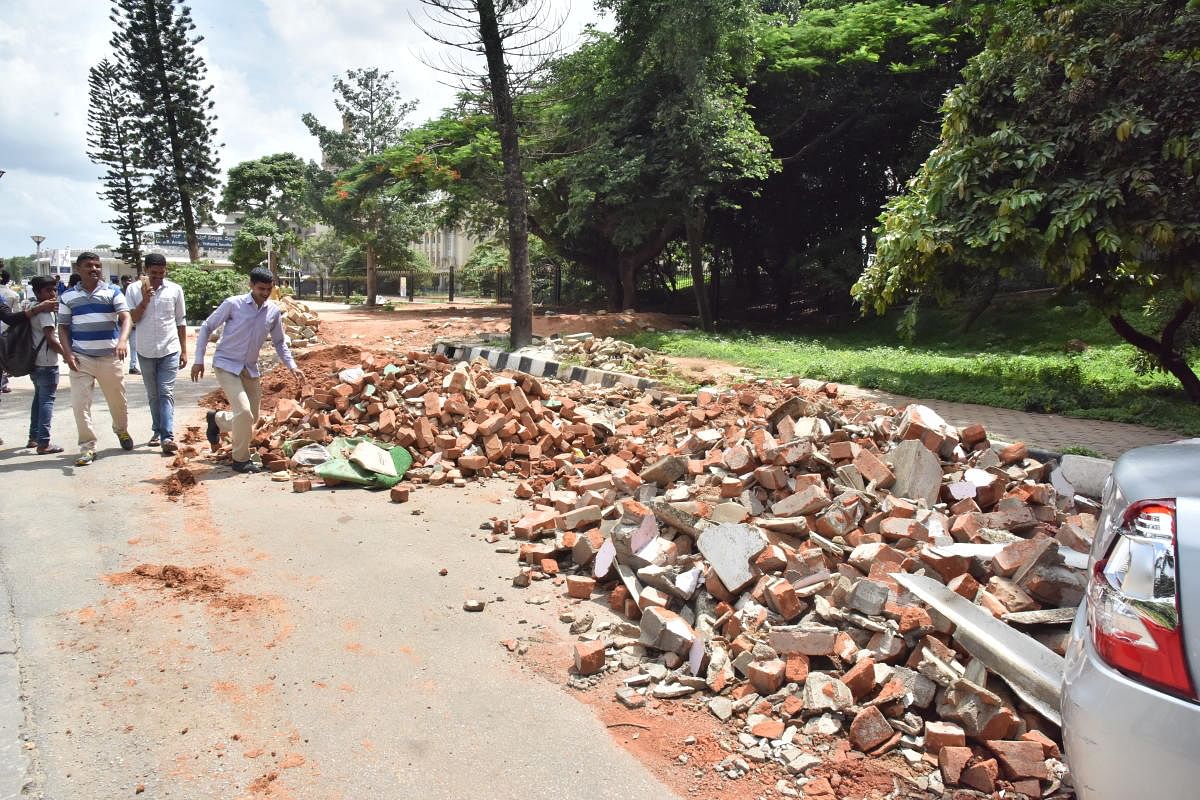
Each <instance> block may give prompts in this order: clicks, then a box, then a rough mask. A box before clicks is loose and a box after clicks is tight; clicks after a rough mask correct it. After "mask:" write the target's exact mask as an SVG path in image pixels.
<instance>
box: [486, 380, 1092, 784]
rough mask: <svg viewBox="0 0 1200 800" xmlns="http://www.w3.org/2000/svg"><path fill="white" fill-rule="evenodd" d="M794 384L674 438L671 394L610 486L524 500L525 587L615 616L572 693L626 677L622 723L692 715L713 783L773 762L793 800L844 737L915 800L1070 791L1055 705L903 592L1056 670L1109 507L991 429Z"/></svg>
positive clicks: (514, 528) (709, 410) (750, 390)
mask: <svg viewBox="0 0 1200 800" xmlns="http://www.w3.org/2000/svg"><path fill="white" fill-rule="evenodd" d="M784 389H785V391H783V392H782V393H781V392H780V391H778V387H768V386H767V385H765V384H762V383H760V384H757V385H747V386H741V387H737V388H736V389H735V390H731V391H727V392H719V391H716V390H702V391H701V392H700V393H699V395H698V396H696V397H695V398H694V399H693V400H692V402H691V403H690V408H689V409H688V411H687V413H686V415H681V416H682V423H681V424H678V425H676V424H674V423H673V422H672V421H670V420H667V419H665V418H664V415H663V414H662V413H661V411H662V407H663V406H666V407H667V408H674V405H673V403H675V402H678V401H679V400H680V398H678V397H663V398H660V402H659V403H658V406H659V411H658V412H656V413H655V417H656V418H655V419H654V420H653V421H654V422H655V423H657V425H658V426H660V427H659V428H658V429H656V430H653V431H647V432H645V433H646V434H647V435H643V436H636V437H632V438H630V439H628V440H627V441H626V443H625V445H626V446H625V447H624V448H623V449H620V450H616V451H614V452H612V453H610V455H609V456H607V457H606V458H604V459H602V460H601V461H600V465H601V466H602V467H603V471H602V472H600V473H599V474H592V473H594V472H595V470H590V471H588V472H586V473H580V474H576V475H570V476H566V477H560V478H558V479H555V480H547V479H545V478H539V479H537V480H535V481H526V482H522V483H521V484H520V487H519V488H520V490H521V492H520V493H521V494H523V495H525V496H529V497H530V499H531V500H532V501H533V504H534V507H533V509H532V510H531V511H530V512H529V513H527V514H525V515H524V516H523V517H521V518H520V519H517V520H512V521H505V520H498V521H497V522H496V525H495V528H496V532H497V533H501V532H505V531H507V532H508V533H510V534H511V535H512V536H514V537H515V538H516V539H518V540H522V542H523V543H522V544H521V545H520V547H519V558H520V561H521V562H522V568H521V571H520V572H519V573H518V575H517V576H516V578H515V579H514V584H516V585H518V586H530V585H533V583H534V582H535V581H539V580H547V579H549V580H551V581H553V582H554V583H555V584H559V585H562V586H563V587H564V588H565V590H566V594H567V596H568V597H569V598H574V599H575V600H574V602H576V603H579V604H580V605H581V606H582V607H584V608H586V606H584V605H583V604H584V602H585V601H587V600H589V599H593V600H594V599H598V597H597V595H598V594H600V593H606V595H607V597H606V600H607V604H608V605H609V607H610V608H611V609H612V610H613V611H615V612H617V613H618V614H620V615H621V616H623V617H624V620H620V621H616V622H614V623H612V624H610V625H607V626H601V627H599V628H597V629H595V630H592V631H589V632H587V633H585V634H583V635H582V636H581V637H580V638H579V640H578V641H577V642H576V644H575V650H574V656H575V664H574V669H573V675H572V677H571V682H572V685H574V686H576V687H577V688H586V687H588V686H589V685H594V684H595V683H597V682H598V679H599V678H600V677H601V676H602V675H604V674H606V673H614V674H615V675H617V676H620V675H622V674H623V673H631V674H628V675H627V676H626V677H624V678H623V680H622V681H621V685H620V687H619V688H618V689H617V690H616V693H617V698H618V700H620V702H622V703H624V704H625V705H627V706H629V707H640V706H642V705H644V704H646V703H647V702H655V701H657V700H665V699H677V698H686V697H690V696H695V697H693V700H695V699H696V697H698V698H700V702H702V703H704V704H705V705H706V706H707V707H708V709H709V710H710V711H711V712H712V713H713V714H714V715H716V716H717V717H719V718H720V719H721V720H723V721H726V722H728V723H729V725H731V726H732V728H733V730H734V731H736V733H737V740H738V742H739V747H740V748H741V757H736V758H735V757H731V758H730V759H726V760H725V761H723V762H721V763H720V764H717V765H714V767H713V768H714V769H717V770H718V771H719V772H720V773H721V774H723V775H725V776H726V777H728V778H731V779H732V778H738V777H741V776H742V775H743V774H745V772H746V770H747V769H754V768H755V767H753V766H750V765H749V764H750V763H751V762H753V763H762V762H776V763H778V764H779V765H781V766H782V767H783V768H784V769H786V770H787V771H788V772H790V773H791V774H792V775H793V776H796V777H795V778H794V779H793V780H794V783H793V784H791V785H789V784H787V783H786V782H781V784H780V786H779V788H780V791H781V792H783V793H784V794H789V793H791V794H795V793H797V792H798V791H804V792H805V793H806V795H811V796H814V797H815V796H821V792H822V791H823V787H824V788H828V784H827V783H826V782H825V781H824V780H823V779H821V778H809V777H807V776H805V774H804V773H805V772H806V771H808V770H809V769H810V768H811V767H813V766H814V765H816V764H819V763H820V759H819V758H816V757H814V756H813V755H812V753H813V750H814V748H815V749H817V750H818V751H820V750H821V748H826V749H828V748H829V747H831V746H832V745H830V744H829V742H830V741H831V740H830V738H829V737H833V738H834V739H835V740H840V741H841V742H842V744H843V746H844V747H852V748H853V750H854V751H857V752H859V753H862V754H865V755H866V756H882V755H884V754H888V753H896V754H899V755H900V756H902V757H903V758H904V759H905V760H906V762H907V766H908V767H909V769H910V775H909V777H908V778H907V780H909V781H910V785H909V786H908V789H909V790H910V791H917V792H918V794H917V795H916V796H922V797H924V796H933V797H940V796H943V792H946V795H945V796H950V794H949V790H947V787H964V788H961V789H958V790H957V793H956V794H955V795H954V796H955V797H969V796H975V795H973V794H971V791H975V792H979V793H982V794H983V795H986V796H990V795H991V793H992V792H994V791H997V790H998V789H1001V788H1003V789H1005V790H1006V791H1007V794H1006V795H1005V796H1018V797H1019V796H1025V797H1045V796H1052V795H1053V796H1062V797H1068V796H1071V793H1070V788H1069V782H1067V781H1065V780H1064V779H1065V778H1066V776H1067V770H1066V767H1065V765H1064V764H1063V762H1062V760H1061V753H1060V751H1059V747H1058V744H1057V742H1058V740H1059V738H1060V736H1059V732H1058V724H1059V719H1058V716H1057V708H1056V699H1055V698H1052V697H1051V698H1049V699H1047V697H1046V696H1045V693H1042V694H1041V695H1039V694H1038V691H1037V687H1030V686H1025V685H1023V682H1024V679H1023V677H1022V676H1020V675H1014V674H995V673H994V672H993V670H992V669H990V668H989V659H987V658H985V657H982V656H981V657H972V655H971V654H970V653H969V652H968V647H967V646H964V644H963V642H961V641H960V638H963V639H964V640H965V639H966V638H967V637H966V627H965V626H964V627H962V628H961V629H960V628H959V627H958V626H956V625H955V624H954V623H953V622H952V621H951V619H950V618H949V616H948V614H949V612H947V613H943V610H945V609H942V610H939V607H937V606H935V605H930V604H928V603H926V602H923V601H922V600H921V599H918V597H917V596H916V594H915V593H914V591H910V590H909V588H908V586H909V585H911V586H913V587H919V586H926V585H933V586H936V587H938V588H940V589H942V590H943V592H945V593H946V594H949V595H953V596H954V598H955V599H956V600H959V601H960V603H961V604H962V605H965V606H967V607H968V608H969V609H971V610H972V611H973V613H974V614H975V615H976V616H978V617H986V618H987V620H988V621H989V622H991V623H993V624H994V625H997V626H999V627H1000V628H1002V629H1003V630H1004V632H1005V633H1006V634H1011V636H1012V637H1015V639H1010V640H1009V641H1008V642H1006V643H1005V644H1006V646H1011V643H1012V642H1013V641H1016V642H1017V644H1016V646H1015V647H1013V648H1012V649H1017V650H1020V649H1024V648H1025V647H1026V645H1027V646H1028V647H1029V648H1033V649H1036V650H1037V651H1039V652H1040V653H1044V654H1045V655H1046V656H1048V657H1049V658H1050V659H1056V658H1057V656H1056V655H1054V652H1052V651H1053V650H1057V651H1059V652H1060V653H1061V649H1062V647H1063V645H1064V643H1065V630H1064V629H1063V628H1062V625H1063V624H1064V623H1065V622H1067V621H1069V619H1070V618H1071V617H1072V616H1073V614H1074V610H1075V607H1076V606H1077V605H1078V603H1079V601H1080V599H1081V597H1082V593H1083V591H1084V588H1085V584H1086V580H1085V573H1084V571H1083V569H1082V568H1081V567H1082V566H1083V564H1084V563H1085V553H1086V551H1087V550H1088V548H1089V547H1090V539H1091V536H1092V532H1093V531H1094V529H1095V524H1096V516H1095V514H1094V512H1095V510H1096V509H1095V507H1094V506H1091V505H1090V504H1088V503H1087V502H1086V501H1084V500H1083V499H1082V498H1072V497H1063V496H1059V495H1058V494H1057V493H1056V491H1055V490H1054V489H1053V488H1052V486H1051V485H1050V484H1049V483H1048V480H1049V475H1048V467H1047V465H1045V464H1042V463H1039V462H1038V461H1036V460H1034V459H1033V458H1030V457H1029V454H1028V452H1027V449H1026V448H1025V446H1024V445H1022V444H1014V445H1010V446H1004V447H1000V446H997V447H995V448H994V447H992V446H991V444H990V442H989V441H988V440H987V435H986V432H985V431H984V430H983V429H982V428H980V427H979V426H971V427H968V428H964V429H962V430H957V429H955V428H953V427H952V426H950V425H948V424H946V423H945V421H944V420H942V419H941V418H940V417H938V416H937V415H936V414H935V413H934V412H933V411H931V410H930V409H928V408H925V407H922V406H918V405H912V406H909V407H907V408H906V409H904V410H903V411H897V410H895V409H888V408H881V407H873V408H856V407H854V406H852V405H850V404H846V403H843V404H842V407H841V408H839V407H838V406H837V405H835V404H834V403H833V402H832V399H831V398H827V397H822V396H821V395H820V394H807V393H803V392H800V391H798V390H788V389H786V387H784ZM674 419H680V417H675V418H674ZM664 429H665V430H666V432H667V435H666V436H662V435H661V434H662V433H663V430H664ZM651 442H653V444H652V445H651V446H650V447H649V448H648V445H649V444H650V443H651ZM647 449H651V450H652V451H653V454H654V457H653V458H647V455H648V454H647V453H646V452H645V451H646V450H647ZM1077 502H1078V503H1079V504H1080V505H1083V506H1084V507H1083V508H1079V507H1077ZM921 581H924V582H925V583H919V582H921ZM957 611H961V609H957ZM957 611H956V613H957ZM564 618H566V619H569V618H571V617H570V615H568V616H567V617H564ZM1002 620H1003V621H1002ZM1006 621H1011V623H1013V624H1014V625H1022V630H1020V631H1019V630H1017V629H1016V628H1010V627H1009V625H1008V624H1006ZM1030 623H1032V626H1031V625H1030ZM1038 623H1043V624H1040V625H1039V624H1038ZM1044 623H1049V624H1048V625H1047V624H1044ZM960 634H961V637H960ZM1039 641H1040V642H1041V643H1039ZM977 655H979V653H978V652H977ZM991 663H995V662H991ZM829 796H830V797H834V796H835V795H833V794H830V795H829Z"/></svg>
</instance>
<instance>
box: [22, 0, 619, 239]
mask: <svg viewBox="0 0 1200 800" xmlns="http://www.w3.org/2000/svg"><path fill="white" fill-rule="evenodd" d="M549 2H550V5H551V6H552V7H553V8H552V9H551V12H552V14H553V15H554V17H555V18H559V17H565V18H566V23H565V25H564V27H563V32H562V36H563V41H564V43H565V44H567V45H570V43H572V42H574V41H577V38H578V33H579V31H581V30H582V29H583V27H584V26H585V25H587V24H589V23H592V24H596V23H598V24H600V25H601V27H606V26H605V24H604V21H602V20H600V19H599V18H598V16H597V14H596V12H595V11H594V10H593V9H592V7H591V3H590V2H588V0H549ZM190 6H191V9H192V17H193V19H194V20H195V22H196V33H199V34H201V35H203V36H204V37H205V41H204V42H203V43H202V44H201V45H200V48H199V49H200V52H201V54H202V55H203V56H204V59H205V61H206V63H207V65H208V78H209V81H210V82H211V83H212V84H213V87H214V88H213V95H212V97H213V100H214V102H215V103H216V109H215V111H216V114H217V140H218V141H219V142H220V143H221V145H222V147H221V148H220V150H219V154H220V159H221V168H222V170H223V171H224V170H227V169H228V168H229V167H230V166H232V165H234V164H237V163H239V162H241V161H245V160H247V159H252V158H258V157H260V156H263V155H267V154H269V153H279V152H286V151H290V152H293V153H296V154H297V155H299V156H301V157H303V158H317V156H318V148H317V146H316V140H315V139H314V138H313V137H312V136H310V135H309V134H308V131H307V130H306V129H305V127H304V125H303V124H302V123H301V122H300V115H301V114H303V113H305V112H307V111H311V112H313V113H315V114H316V115H317V116H318V117H320V118H321V119H323V120H324V121H325V122H326V123H327V124H329V125H334V124H335V123H336V121H337V112H336V109H335V108H334V106H333V95H332V84H333V78H334V76H335V75H336V74H339V73H342V72H345V71H346V70H347V69H351V68H356V67H376V66H377V67H380V68H382V69H385V70H390V71H391V72H392V73H393V78H395V79H396V80H397V82H398V83H399V85H400V88H401V91H402V92H403V94H404V95H405V97H407V98H413V99H416V100H418V101H419V103H420V105H419V106H418V108H417V111H416V112H415V114H414V115H413V116H412V117H411V121H412V122H414V123H415V122H420V121H422V120H424V119H428V118H429V117H432V116H436V115H437V114H438V112H439V111H440V110H441V109H442V108H443V107H444V106H446V105H448V104H449V103H450V101H451V100H452V98H453V90H452V89H451V88H449V87H447V86H444V85H442V83H441V82H442V81H445V80H448V78H447V77H446V76H445V75H443V74H440V73H439V72H437V71H436V70H435V69H433V68H432V67H430V66H428V64H431V63H432V64H438V63H442V61H443V59H444V57H445V55H446V53H445V52H443V50H444V48H442V47H440V46H439V45H437V44H435V43H434V42H433V41H432V40H430V39H429V38H428V37H427V36H426V35H425V34H424V33H422V32H421V30H420V29H419V28H418V24H420V25H422V26H424V27H427V28H428V27H430V21H429V18H428V15H427V14H426V13H425V10H424V9H423V7H422V6H421V5H420V3H419V2H418V0H193V2H191V3H190ZM108 14H109V4H108V3H107V2H104V0H49V1H48V0H0V76H3V79H2V80H0V170H5V174H4V176H3V177H0V256H3V257H7V256H12V255H21V254H27V253H32V252H33V242H32V241H31V240H30V238H29V237H30V236H31V235H32V234H35V233H40V234H42V235H44V236H45V237H46V241H45V243H44V244H43V245H42V246H43V249H45V248H52V247H68V246H71V247H91V246H93V245H95V244H100V243H115V242H116V235H115V234H114V233H113V231H112V229H111V228H110V227H109V226H108V225H106V224H105V223H104V220H105V219H108V218H110V217H111V216H112V211H111V210H110V209H109V208H108V206H107V205H106V204H105V203H104V202H103V201H102V200H100V199H99V197H97V194H96V193H97V190H98V189H99V181H98V180H97V178H98V176H99V174H100V170H99V168H97V167H96V166H95V165H93V164H92V163H91V162H90V161H88V158H87V154H86V152H85V150H86V145H85V141H84V139H85V135H86V126H87V99H88V98H87V75H88V68H89V67H91V66H92V65H94V64H96V63H98V62H100V61H101V60H103V59H104V58H106V57H107V56H108V55H109V53H110V48H109V45H108V40H109V37H110V35H111V33H112V23H111V22H110V20H109V18H108Z"/></svg>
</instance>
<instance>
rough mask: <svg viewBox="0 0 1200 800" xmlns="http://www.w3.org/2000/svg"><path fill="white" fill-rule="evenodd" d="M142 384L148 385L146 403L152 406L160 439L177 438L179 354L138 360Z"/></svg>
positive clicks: (151, 411)
mask: <svg viewBox="0 0 1200 800" xmlns="http://www.w3.org/2000/svg"><path fill="white" fill-rule="evenodd" d="M138 365H139V366H140V368H141V370H142V383H144V384H145V385H146V401H147V402H148V403H149V404H150V421H151V425H152V426H153V428H154V435H155V436H157V437H158V438H159V439H174V438H175V376H176V375H178V374H179V353H167V354H166V355H165V356H163V357H162V358H146V357H145V356H142V357H141V358H139V359H138Z"/></svg>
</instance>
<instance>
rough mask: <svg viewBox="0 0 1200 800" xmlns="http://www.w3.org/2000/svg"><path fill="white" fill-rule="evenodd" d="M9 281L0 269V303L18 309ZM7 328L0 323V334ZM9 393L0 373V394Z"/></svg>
mask: <svg viewBox="0 0 1200 800" xmlns="http://www.w3.org/2000/svg"><path fill="white" fill-rule="evenodd" d="M11 281H12V278H11V277H9V274H8V270H6V269H0V303H4V305H6V306H8V307H9V308H20V302H21V298H20V297H19V296H18V295H17V293H16V291H14V290H13V288H12V286H11V285H10V282H11ZM7 327H8V325H6V324H5V323H4V322H0V333H4V329H5V328H7ZM11 391H12V388H10V387H9V385H8V373H7V372H3V371H0V393H3V394H8V393H9V392H11Z"/></svg>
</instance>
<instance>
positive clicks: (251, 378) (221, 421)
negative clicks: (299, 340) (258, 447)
mask: <svg viewBox="0 0 1200 800" xmlns="http://www.w3.org/2000/svg"><path fill="white" fill-rule="evenodd" d="M274 284H275V279H274V277H273V276H272V275H271V272H270V270H266V269H263V268H262V267H256V268H255V269H253V270H251V272H250V292H249V293H248V294H242V295H237V296H235V297H230V298H228V299H226V300H225V301H224V302H222V303H221V305H220V306H218V307H217V310H216V311H214V312H213V313H212V314H211V315H209V317H208V319H206V320H204V324H202V325H201V326H200V330H199V331H198V332H197V333H196V360H195V362H194V363H193V364H192V380H193V381H198V380H200V379H201V378H203V377H204V352H205V350H206V349H207V348H208V338H209V336H211V335H212V334H213V332H215V331H216V330H217V328H220V327H221V326H222V325H224V326H225V330H224V332H222V334H221V340H220V341H219V342H217V350H216V352H215V353H213V372H214V373H216V376H217V383H218V384H220V386H221V391H222V392H224V393H225V399H226V400H228V401H229V410H228V411H221V412H219V413H218V412H216V411H209V412H208V430H207V431H206V436H207V437H208V443H209V444H210V445H212V448H213V450H216V449H217V448H218V447H219V446H220V443H221V433H230V434H232V437H233V469H234V471H236V472H261V471H262V467H261V466H259V465H258V464H256V463H255V462H254V461H251V460H250V436H251V434H252V433H253V432H254V423H256V422H258V407H259V401H260V400H261V399H262V388H261V386H260V385H259V381H260V378H261V376H260V375H259V370H258V353H259V351H260V350H261V349H262V346H263V343H264V342H265V341H266V340H267V336H270V337H271V341H272V342H273V343H274V345H275V353H276V354H277V355H278V356H279V360H280V361H282V362H283V364H284V366H286V367H287V368H288V369H289V370H291V372H292V374H293V375H295V376H296V378H297V379H298V380H301V381H303V380H304V373H303V372H301V371H300V368H299V367H298V366H296V360H295V359H294V358H292V351H291V350H290V349H289V348H288V344H287V339H286V338H284V335H283V314H282V312H280V310H279V306H278V305H276V304H275V303H274V302H272V301H271V289H272V288H274Z"/></svg>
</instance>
